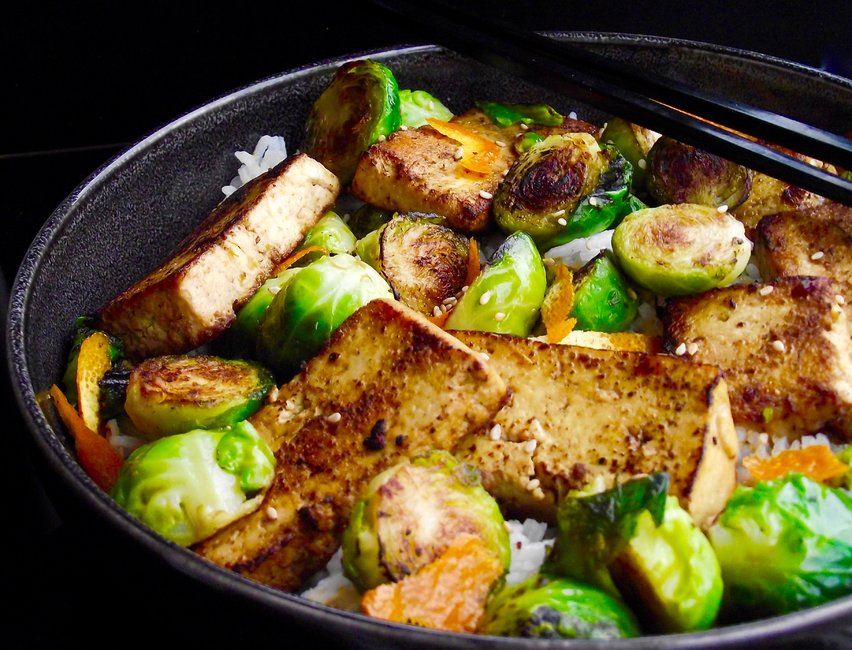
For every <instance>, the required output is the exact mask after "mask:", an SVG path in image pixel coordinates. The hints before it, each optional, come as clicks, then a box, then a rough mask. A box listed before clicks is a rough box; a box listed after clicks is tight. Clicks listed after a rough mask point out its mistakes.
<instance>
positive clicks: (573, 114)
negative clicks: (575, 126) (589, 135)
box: [568, 111, 577, 120]
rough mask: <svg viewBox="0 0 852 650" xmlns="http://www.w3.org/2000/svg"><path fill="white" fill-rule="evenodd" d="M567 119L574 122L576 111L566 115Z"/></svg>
mask: <svg viewBox="0 0 852 650" xmlns="http://www.w3.org/2000/svg"><path fill="white" fill-rule="evenodd" d="M568 117H569V119H572V120H576V119H577V111H571V112H570V113H568Z"/></svg>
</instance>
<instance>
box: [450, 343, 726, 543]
mask: <svg viewBox="0 0 852 650" xmlns="http://www.w3.org/2000/svg"><path fill="white" fill-rule="evenodd" d="M454 334H456V335H457V336H458V337H459V339H460V340H461V341H463V342H464V343H466V344H467V345H469V346H470V347H471V348H472V349H474V350H477V351H478V352H480V353H484V354H485V355H487V357H488V360H487V363H488V364H489V365H490V366H491V367H492V368H494V369H495V370H496V371H497V372H498V373H499V374H500V375H501V376H502V377H503V378H504V379H505V380H506V383H507V384H508V385H509V388H510V389H511V391H512V399H511V401H510V402H509V404H507V405H506V406H505V407H503V409H502V410H501V411H500V412H499V413H498V414H497V417H496V418H495V420H494V424H493V427H492V429H491V430H490V434H489V435H486V436H482V435H469V436H467V437H466V438H465V439H464V440H463V441H462V442H461V443H460V444H459V446H458V447H457V448H456V455H457V456H459V457H460V458H461V459H463V460H465V461H467V462H469V463H471V464H474V465H476V466H477V467H479V469H480V471H481V472H482V476H483V484H484V485H485V486H486V488H487V489H488V490H489V491H491V492H492V494H493V495H494V496H495V498H497V500H498V501H499V502H500V503H501V506H502V507H503V508H504V510H505V511H506V512H507V513H508V514H510V515H512V516H521V517H524V516H530V517H534V518H538V519H542V520H545V521H550V522H553V521H554V520H555V515H556V504H557V503H558V501H559V499H560V498H561V497H562V496H563V495H564V494H566V493H567V492H568V491H570V490H576V489H580V488H582V487H584V486H585V485H587V484H588V483H589V482H591V481H593V480H596V479H603V480H604V482H605V483H606V484H607V485H608V486H612V485H614V484H615V482H616V481H617V480H618V481H621V480H624V479H625V478H627V477H630V476H636V475H640V474H650V473H654V472H661V471H666V472H668V473H669V477H670V481H671V483H670V484H671V492H672V494H675V495H677V496H678V497H679V499H680V500H681V503H682V504H683V505H684V507H685V508H686V509H688V511H689V512H690V513H691V514H692V516H693V518H694V519H695V521H696V522H697V523H698V524H699V525H702V526H703V525H706V524H709V523H710V522H711V521H713V519H714V518H715V517H716V515H718V513H719V512H721V510H722V509H723V508H724V507H725V504H726V503H727V500H728V497H729V496H730V494H731V491H732V490H733V489H734V485H735V481H736V467H735V462H736V455H737V438H736V432H735V429H734V423H733V419H732V418H731V412H730V406H729V403H728V393H727V387H726V384H725V380H724V378H723V376H722V372H721V371H720V370H719V369H718V368H716V367H715V366H709V365H703V364H691V363H689V362H688V361H684V360H682V359H678V358H676V357H672V356H669V355H663V354H656V355H655V354H644V353H641V352H627V351H614V350H596V349H592V348H585V347H578V346H572V345H562V344H556V345H550V344H547V343H544V342H541V341H535V340H531V339H523V338H516V337H511V336H504V335H499V334H488V333H479V332H454Z"/></svg>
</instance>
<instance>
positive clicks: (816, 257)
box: [811, 251, 825, 261]
mask: <svg viewBox="0 0 852 650" xmlns="http://www.w3.org/2000/svg"><path fill="white" fill-rule="evenodd" d="M823 257H825V253H823V252H822V251H817V252H816V253H814V254H813V255H811V259H812V260H814V261H816V260H821V259H822V258H823Z"/></svg>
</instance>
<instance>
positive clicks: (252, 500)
mask: <svg viewBox="0 0 852 650" xmlns="http://www.w3.org/2000/svg"><path fill="white" fill-rule="evenodd" d="M274 474H275V456H273V454H272V451H271V450H270V449H269V446H268V445H267V444H266V442H264V440H263V438H261V437H260V435H258V433H257V431H256V430H255V429H254V427H253V426H252V425H251V424H249V423H248V422H240V423H238V424H235V425H234V426H232V427H227V428H223V429H215V430H207V431H205V430H201V429H198V430H194V431H188V432H186V433H181V434H176V435H173V436H168V437H165V438H160V439H159V440H156V441H154V442H150V443H148V444H146V445H143V446H141V447H139V448H138V449H136V450H135V451H134V452H133V453H132V454H131V455H130V456H129V457H128V459H127V460H126V461H125V462H124V465H122V467H121V471H120V472H119V475H118V480H117V481H116V484H115V487H114V488H113V492H112V496H113V498H114V499H115V500H116V502H117V503H118V504H119V505H120V506H121V507H122V508H124V509H125V510H127V512H128V513H130V514H131V515H133V516H134V517H136V518H137V519H139V520H140V521H141V522H142V523H144V524H146V525H147V526H149V527H150V528H152V529H153V530H155V531H156V532H158V533H159V534H160V535H162V536H164V537H166V538H167V539H169V540H171V541H173V542H175V543H176V544H179V545H181V546H190V545H192V544H195V543H196V542H199V541H201V540H203V539H205V538H207V537H209V536H210V535H212V534H213V533H215V532H216V531H217V530H219V529H221V528H223V527H225V526H227V525H228V524H229V523H231V522H232V521H234V520H236V519H238V518H240V517H242V516H244V515H247V514H248V513H249V512H251V511H252V510H254V509H255V508H256V507H257V506H258V505H260V499H261V498H262V497H261V495H260V492H261V490H263V489H265V488H266V487H267V486H269V484H270V483H271V482H272V478H273V476H274Z"/></svg>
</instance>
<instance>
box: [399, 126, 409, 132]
mask: <svg viewBox="0 0 852 650" xmlns="http://www.w3.org/2000/svg"><path fill="white" fill-rule="evenodd" d="M399 130H400V131H408V126H407V125H405V124H400V126H399Z"/></svg>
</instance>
